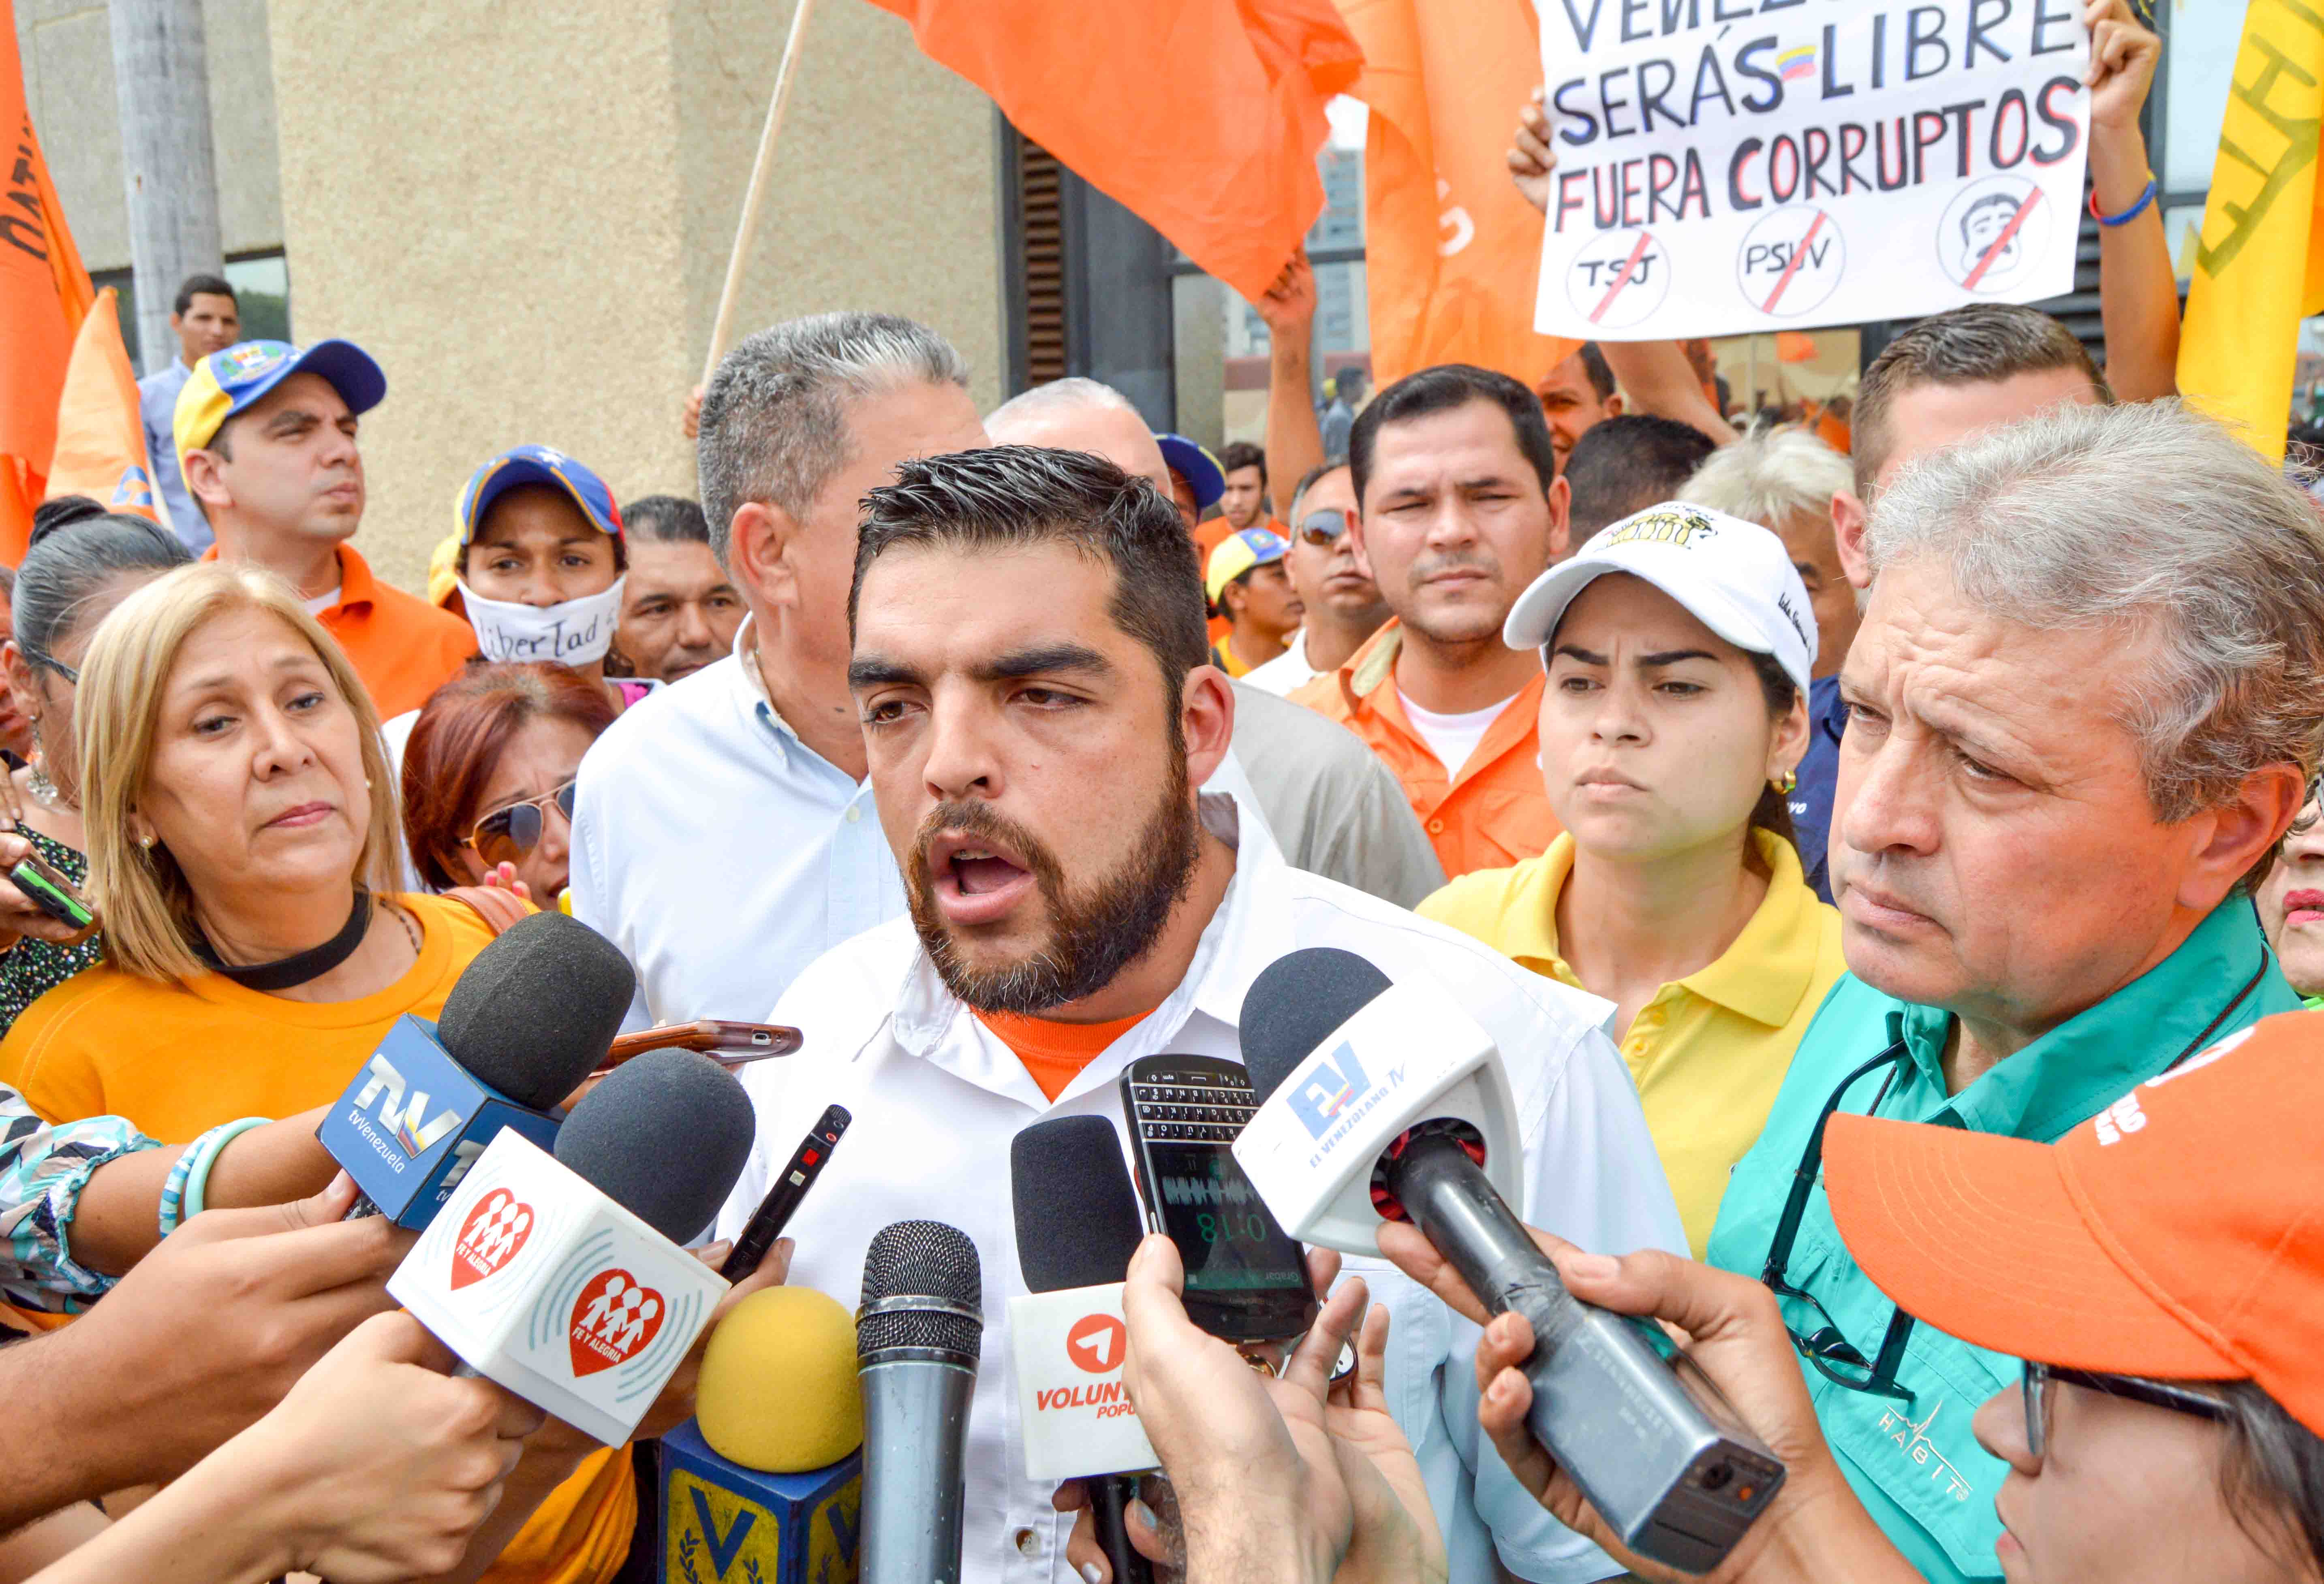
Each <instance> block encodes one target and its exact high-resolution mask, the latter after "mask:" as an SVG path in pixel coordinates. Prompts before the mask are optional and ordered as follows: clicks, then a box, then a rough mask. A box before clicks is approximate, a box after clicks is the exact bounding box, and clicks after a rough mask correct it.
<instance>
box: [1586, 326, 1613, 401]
mask: <svg viewBox="0 0 2324 1584" xmlns="http://www.w3.org/2000/svg"><path fill="white" fill-rule="evenodd" d="M1579 356H1580V357H1581V359H1582V373H1585V374H1587V375H1589V376H1590V388H1591V390H1592V391H1597V392H1598V400H1599V401H1601V402H1602V401H1612V400H1613V399H1614V390H1615V386H1614V365H1613V364H1609V363H1608V362H1607V361H1606V355H1605V354H1604V353H1603V352H1600V350H1599V349H1598V343H1596V342H1595V341H1584V342H1583V343H1582V350H1581V352H1580V354H1579Z"/></svg>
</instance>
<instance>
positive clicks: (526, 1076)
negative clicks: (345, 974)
mask: <svg viewBox="0 0 2324 1584" xmlns="http://www.w3.org/2000/svg"><path fill="white" fill-rule="evenodd" d="M637 988H638V976H637V973H636V971H635V970H633V969H632V968H631V966H630V964H629V962H628V961H627V959H625V958H623V957H622V953H621V951H620V950H619V948H617V947H616V946H615V945H614V944H613V942H611V941H609V940H607V939H606V938H605V937H604V935H599V934H598V933H597V932H596V931H595V930H594V929H591V928H590V927H589V926H587V925H586V924H583V923H582V922H581V921H580V920H579V919H577V918H568V917H567V916H565V915H564V914H562V913H535V914H532V915H530V916H528V917H525V918H520V919H519V920H517V921H516V923H514V924H512V925H511V926H509V927H508V928H507V929H505V930H503V931H502V932H501V934H500V935H499V936H498V937H496V938H495V939H494V940H493V943H492V944H490V945H488V946H486V947H485V948H484V950H483V951H481V952H479V953H476V955H475V961H473V962H470V963H469V964H468V966H467V967H466V969H464V970H462V972H461V974H460V978H459V982H457V984H455V985H453V987H452V993H451V994H450V995H448V996H446V997H445V998H444V1010H443V1013H442V1015H441V1016H439V1017H438V1018H437V1019H436V1038H437V1042H438V1044H440V1045H442V1046H443V1047H444V1049H445V1051H446V1053H447V1054H449V1055H450V1056H451V1058H452V1059H453V1060H454V1061H456V1062H457V1063H459V1064H460V1065H461V1066H463V1067H465V1068H466V1069H467V1070H468V1071H469V1072H470V1073H474V1074H475V1076H477V1077H478V1078H481V1079H483V1080H484V1082H486V1083H489V1084H491V1085H492V1086H493V1088H494V1089H497V1090H499V1091H501V1092H502V1093H503V1094H504V1095H506V1096H508V1097H509V1099H511V1100H512V1101H516V1102H517V1104H519V1105H521V1106H530V1107H531V1108H532V1109H533V1110H537V1111H545V1110H549V1108H550V1107H552V1106H556V1105H559V1104H561V1103H563V1101H564V1099H565V1097H566V1096H567V1095H568V1094H570V1093H572V1092H573V1091H574V1090H575V1089H576V1088H577V1087H578V1086H579V1085H580V1082H581V1081H582V1080H583V1079H585V1078H586V1077H588V1076H589V1073H590V1072H591V1070H592V1069H594V1068H595V1066H596V1065H597V1064H598V1063H600V1062H602V1061H604V1059H605V1053H606V1052H607V1051H608V1050H610V1049H611V1048H613V1036H615V1035H617V1034H619V1033H620V1032H621V1031H622V1018H623V1016H624V1015H626V1014H627V1013H628V1011H629V1009H630V999H631V998H632V996H634V995H635V994H636V993H637Z"/></svg>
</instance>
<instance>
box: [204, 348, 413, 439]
mask: <svg viewBox="0 0 2324 1584" xmlns="http://www.w3.org/2000/svg"><path fill="white" fill-rule="evenodd" d="M297 373H309V374H320V375H322V376H323V378H325V379H327V380H328V381H330V382H331V389H333V390H335V391H337V392H338V393H339V400H340V401H344V402H346V404H347V410H348V411H350V412H369V411H370V410H372V409H373V408H374V407H377V406H378V405H379V404H380V402H381V401H383V400H384V399H385V398H386V395H387V376H386V375H385V374H383V373H380V371H379V364H376V363H374V362H373V361H372V355H371V354H370V353H368V352H365V351H364V349H363V348H362V347H360V346H358V345H355V343H354V342H352V341H318V342H316V343H315V345H312V346H309V348H307V350H306V351H304V352H301V351H300V350H299V349H298V348H297V347H295V346H293V345H291V343H289V342H288V341H238V342H236V343H235V345H232V346H229V347H227V348H226V350H225V351H223V352H213V353H211V354H210V355H208V357H205V358H203V359H202V360H201V361H200V362H199V363H198V364H195V365H194V372H193V374H192V377H190V378H189V379H188V380H187V381H186V385H185V389H183V390H182V391H179V392H178V405H177V407H176V408H175V409H174V410H172V411H171V415H170V437H171V441H172V442H173V443H174V444H175V445H176V447H177V449H178V456H179V465H180V467H182V466H183V465H184V458H185V455H186V453H187V452H189V451H198V450H200V449H201V448H202V447H205V446H207V445H208V444H209V443H210V442H211V441H212V440H214V439H216V438H217V432H218V430H219V429H220V428H224V427H225V425H226V419H230V418H232V417H234V416H235V414H236V413H239V412H243V411H246V410H248V409H249V408H250V407H251V406H252V405H253V404H254V403H255V402H257V401H259V400H260V399H261V398H263V396H264V395H265V394H266V393H267V392H268V391H272V389H274V387H275V386H277V385H279V384H281V382H283V381H285V380H287V379H289V378H290V377H291V375H292V374H297Z"/></svg>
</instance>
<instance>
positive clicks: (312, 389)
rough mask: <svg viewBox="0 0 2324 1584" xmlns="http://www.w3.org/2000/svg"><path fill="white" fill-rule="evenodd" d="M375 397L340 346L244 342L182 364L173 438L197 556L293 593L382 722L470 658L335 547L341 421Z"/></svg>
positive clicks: (423, 612) (349, 515)
mask: <svg viewBox="0 0 2324 1584" xmlns="http://www.w3.org/2000/svg"><path fill="white" fill-rule="evenodd" d="M386 394H387V376H386V375H384V374H383V373H380V369H379V364H376V363H374V362H373V361H372V358H371V355H370V354H369V353H366V352H365V351H364V349H363V348H362V347H360V346H357V345H355V343H354V342H352V341H318V342H317V343H316V344H315V345H312V346H310V347H309V348H307V349H306V350H305V351H304V352H301V351H300V350H299V349H298V348H297V347H295V346H292V345H289V344H288V343H285V342H281V341H244V342H241V343H239V344H237V345H233V346H229V347H227V348H226V350H225V351H224V352H214V353H212V354H210V355H208V357H205V358H203V359H202V360H201V362H200V363H198V364H195V365H194V372H193V374H192V376H191V377H190V378H189V379H188V380H187V381H186V388H185V389H184V390H183V391H180V392H179V393H178V407H177V412H176V415H175V419H176V421H175V425H174V435H173V438H174V439H175V440H176V443H177V448H178V465H179V466H180V469H181V470H182V471H183V473H184V474H185V480H186V493H188V494H189V495H191V496H192V497H193V499H194V502H195V503H196V504H197V505H198V506H199V507H200V508H201V510H202V514H203V515H204V516H205V517H207V518H208V520H209V525H210V530H211V531H212V532H213V533H215V534H216V535H217V544H215V545H214V546H212V547H211V548H210V550H209V552H208V555H209V556H214V557H225V558H226V560H229V561H252V562H255V563H256V564H258V565H259V566H263V567H265V568H266V569H267V570H268V571H270V572H272V573H273V574H275V575H276V576H279V577H281V579H282V580H283V581H284V582H285V583H288V584H289V585H291V587H293V588H295V589H297V590H298V591H299V593H300V596H301V597H302V598H304V599H305V600H306V602H307V605H308V608H309V610H311V611H313V612H314V613H315V616H316V619H317V620H318V621H319V622H322V624H323V626H324V628H325V629H326V630H327V631H328V632H329V633H330V635H331V636H332V637H333V638H336V639H337V640H338V641H339V647H340V648H341V649H345V650H346V654H347V658H348V659H349V660H350V661H351V662H353V664H354V666H355V673H356V675H358V676H360V677H362V678H363V681H364V686H365V687H366V688H368V689H370V691H371V697H372V704H373V705H374V707H376V708H377V709H378V711H379V713H380V715H381V717H382V718H383V719H384V718H388V717H392V716H394V715H400V714H403V713H405V712H406V711H408V710H416V709H418V708H419V707H420V705H423V704H425V703H427V702H428V695H429V694H431V693H433V692H435V691H436V689H437V687H438V686H439V685H440V684H441V683H443V682H444V681H445V679H446V678H447V677H450V676H451V675H452V673H453V672H455V671H457V670H458V669H459V668H460V666H461V664H462V662H464V661H465V660H466V659H467V658H468V657H469V656H470V655H473V654H475V652H476V635H475V633H474V632H472V631H469V629H468V624H467V623H466V622H463V621H461V620H460V618H458V617H457V616H455V615H453V614H451V613H450V612H447V611H439V610H438V609H437V608H436V607H435V606H433V605H431V604H429V603H427V602H426V601H425V600H421V599H419V598H416V597H415V596H413V595H411V594H405V593H404V592H403V591H402V590H401V589H399V588H393V587H391V586H389V585H386V584H383V583H381V582H379V581H378V580H377V579H376V578H374V576H372V570H371V566H370V565H369V564H368V563H366V562H365V561H364V558H363V557H361V556H359V555H357V554H356V553H355V547H354V546H352V545H350V544H348V543H347V542H346V541H347V540H349V539H353V538H354V537H355V528H356V525H357V524H359V523H360V522H361V521H362V520H363V509H364V471H363V456H362V453H361V452H359V451H358V450H357V449H356V447H355V420H356V419H357V418H358V417H359V416H361V415H362V414H363V413H365V412H368V411H369V410H371V409H373V408H374V407H376V406H378V405H379V403H380V401H381V399H382V398H383V397H384V396H385V395H386ZM206 558H207V557H206Z"/></svg>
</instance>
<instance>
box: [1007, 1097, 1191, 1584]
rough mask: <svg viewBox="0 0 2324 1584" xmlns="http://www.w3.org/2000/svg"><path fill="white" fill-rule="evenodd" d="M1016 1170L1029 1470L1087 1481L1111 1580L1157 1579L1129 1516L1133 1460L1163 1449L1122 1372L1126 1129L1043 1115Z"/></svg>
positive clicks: (1015, 1336)
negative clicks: (1150, 1435) (1134, 1540)
mask: <svg viewBox="0 0 2324 1584" xmlns="http://www.w3.org/2000/svg"><path fill="white" fill-rule="evenodd" d="M1009 1173H1010V1197H1011V1199H1012V1201H1013V1202H1014V1204H1015V1215H1016V1221H1017V1263H1018V1266H1019V1267H1020V1268H1021V1269H1022V1270H1023V1271H1024V1274H1025V1287H1026V1296H1024V1297H1022V1298H1011V1299H1010V1300H1009V1347H1010V1356H1011V1358H1013V1359H1014V1361H1015V1363H1016V1366H1017V1409H1018V1423H1019V1424H1020V1425H1021V1426H1022V1427H1023V1430H1024V1436H1025V1477H1026V1478H1028V1479H1081V1480H1083V1481H1084V1482H1085V1483H1086V1485H1087V1486H1088V1487H1089V1493H1090V1507H1091V1512H1092V1515H1093V1517H1094V1518H1095V1519H1096V1521H1097V1541H1098V1544H1099V1545H1100V1546H1101V1547H1102V1548H1103V1549H1104V1552H1105V1559H1106V1561H1108V1562H1109V1563H1111V1565H1112V1568H1113V1578H1114V1584H1152V1581H1153V1578H1154V1567H1153V1564H1152V1563H1150V1562H1148V1561H1147V1560H1146V1558H1145V1557H1144V1556H1142V1555H1140V1554H1139V1552H1138V1551H1137V1550H1136V1549H1135V1548H1133V1547H1132V1546H1131V1545H1130V1533H1129V1531H1128V1529H1127V1528H1126V1527H1125V1526H1124V1509H1125V1508H1127V1507H1128V1506H1129V1505H1130V1500H1131V1499H1132V1498H1133V1497H1136V1496H1137V1494H1138V1477H1137V1475H1136V1474H1135V1473H1130V1472H1126V1471H1127V1470H1133V1469H1151V1468H1153V1467H1155V1466H1156V1464H1157V1463H1158V1462H1159V1461H1160V1460H1159V1459H1157V1458H1156V1457H1155V1455H1154V1447H1153V1443H1152V1442H1150V1441H1148V1440H1147V1439H1146V1431H1145V1429H1144V1427H1143V1426H1141V1425H1140V1424H1139V1422H1138V1410H1137V1409H1136V1408H1135V1407H1134V1406H1132V1405H1131V1404H1130V1391H1129V1388H1128V1386H1125V1385H1124V1384H1123V1381H1122V1378H1121V1367H1122V1364H1123V1362H1124V1361H1125V1360H1126V1359H1127V1358H1128V1357H1129V1353H1130V1330H1129V1327H1128V1326H1127V1325H1125V1324H1124V1323H1123V1322H1122V1318H1121V1284H1122V1277H1123V1275H1124V1274H1125V1273H1126V1272H1127V1271H1128V1270H1129V1268H1130V1256H1131V1255H1132V1254H1134V1253H1136V1252H1137V1251H1138V1243H1139V1238H1140V1236H1141V1231H1140V1227H1141V1221H1140V1218H1139V1213H1138V1193H1137V1190H1135V1189H1134V1188H1132V1187H1131V1186H1130V1174H1129V1172H1128V1171H1126V1170H1125V1169H1123V1166H1122V1164H1121V1138H1120V1135H1119V1134H1117V1133H1116V1132H1115V1131H1114V1130H1113V1124H1112V1123H1111V1122H1110V1121H1108V1120H1107V1119H1105V1118H1103V1117H1053V1118H1051V1119H1048V1120H1047V1121H1045V1122H1036V1123H1034V1124H1033V1125H1032V1126H1031V1127H1029V1128H1025V1129H1024V1130H1023V1131H1021V1132H1019V1134H1018V1135H1017V1137H1015V1138H1013V1139H1011V1140H1010V1144H1009Z"/></svg>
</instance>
